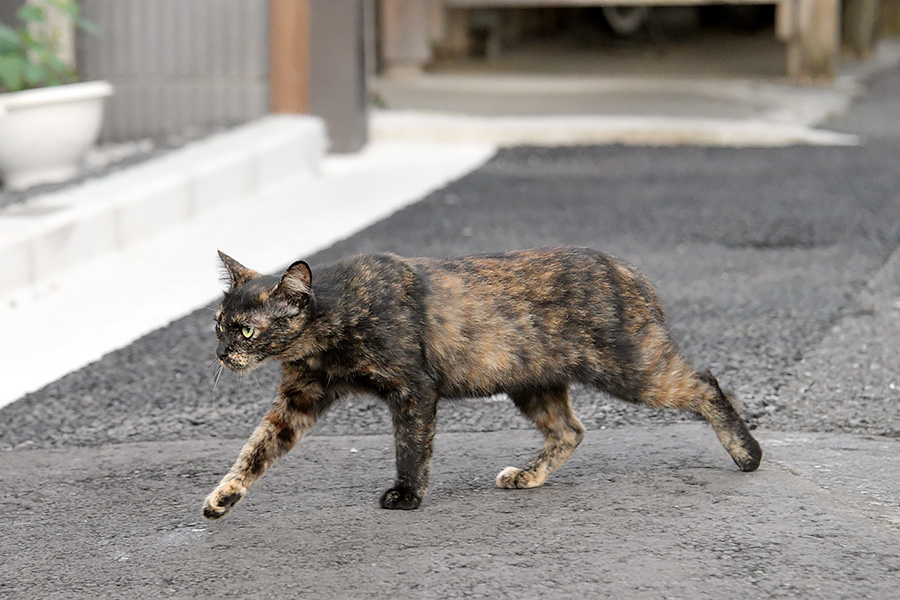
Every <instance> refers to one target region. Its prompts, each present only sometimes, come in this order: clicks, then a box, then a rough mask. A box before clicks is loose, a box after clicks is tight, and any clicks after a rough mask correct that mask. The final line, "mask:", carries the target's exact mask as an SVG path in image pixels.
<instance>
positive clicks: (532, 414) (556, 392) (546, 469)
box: [497, 387, 584, 489]
mask: <svg viewBox="0 0 900 600" xmlns="http://www.w3.org/2000/svg"><path fill="white" fill-rule="evenodd" d="M510 398H512V401H513V402H514V403H515V405H516V406H517V407H518V409H519V410H520V411H522V413H524V414H525V416H527V417H528V418H530V419H531V420H532V421H534V424H535V425H537V427H538V429H539V430H540V431H541V433H542V434H544V445H543V446H542V447H541V449H540V450H538V452H537V453H536V454H535V455H534V456H533V457H532V458H531V460H530V461H529V462H528V464H527V465H526V467H525V468H524V469H519V468H517V467H507V468H505V469H503V470H502V471H501V472H500V473H499V474H498V475H497V485H498V486H500V487H502V488H507V489H515V488H533V487H538V486H539V485H542V484H543V483H544V482H545V481H547V478H548V477H549V476H550V475H551V474H552V473H553V472H554V471H556V470H557V469H558V468H560V467H561V466H562V465H563V463H565V462H566V461H567V460H568V459H569V457H570V456H571V455H572V452H574V451H575V448H577V447H578V444H580V443H581V440H582V438H584V426H583V425H582V424H581V421H579V420H578V417H576V416H575V413H573V412H572V406H571V404H570V402H569V392H568V389H567V388H566V387H560V388H555V389H548V390H542V391H540V392H529V393H511V394H510Z"/></svg>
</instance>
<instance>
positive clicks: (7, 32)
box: [0, 0, 96, 92]
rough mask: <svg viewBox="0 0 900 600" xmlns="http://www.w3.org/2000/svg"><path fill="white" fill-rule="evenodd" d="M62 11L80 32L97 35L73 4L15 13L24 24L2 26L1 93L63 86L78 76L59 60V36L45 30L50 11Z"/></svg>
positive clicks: (58, 2) (49, 2) (49, 1)
mask: <svg viewBox="0 0 900 600" xmlns="http://www.w3.org/2000/svg"><path fill="white" fill-rule="evenodd" d="M48 8H52V9H56V10H57V11H59V13H60V14H62V15H64V16H65V18H66V19H68V20H69V21H70V22H71V23H73V24H74V25H75V26H76V27H77V28H79V29H81V30H83V31H86V32H88V33H90V34H96V27H95V25H94V24H93V23H92V22H91V21H88V20H87V19H85V18H84V17H83V16H82V14H81V6H80V5H79V4H78V3H77V2H75V1H74V0H44V6H41V5H38V4H25V5H23V6H22V7H21V8H20V9H19V11H18V12H17V13H16V14H17V15H18V17H19V19H20V20H21V21H22V23H23V24H24V26H23V27H21V28H20V29H13V28H12V27H8V26H6V25H3V24H0V92H17V91H20V90H25V89H29V88H36V87H47V86H52V85H62V84H64V83H71V82H73V81H77V79H78V74H77V73H76V72H75V69H73V68H72V67H71V66H69V65H68V64H66V63H65V61H64V60H63V59H62V58H60V42H59V39H58V34H57V33H56V32H54V31H52V30H51V29H50V28H49V27H46V26H45V24H46V23H47V9H48Z"/></svg>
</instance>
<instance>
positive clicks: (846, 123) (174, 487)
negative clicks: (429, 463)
mask: <svg viewBox="0 0 900 600" xmlns="http://www.w3.org/2000/svg"><path fill="white" fill-rule="evenodd" d="M871 85H872V87H871V91H870V93H868V94H866V95H864V96H863V97H862V98H861V99H860V100H859V101H858V102H857V104H855V105H854V107H853V108H851V110H850V112H849V113H847V114H845V115H840V116H837V117H836V118H835V119H834V120H833V121H832V122H831V123H828V124H826V127H827V128H832V129H834V130H836V131H843V132H847V133H856V134H860V135H862V136H864V141H863V144H862V145H861V146H859V147H828V148H821V147H808V146H796V147H788V148H777V149H764V148H753V149H729V148H704V147H672V148H648V147H625V146H605V147H568V148H566V147H563V148H535V147H519V148H510V149H504V150H501V151H499V152H498V154H497V155H496V156H495V157H494V158H493V159H492V160H490V161H489V162H488V163H487V164H486V165H485V166H483V167H481V168H479V169H477V170H475V171H474V172H472V173H471V174H469V175H467V176H465V177H463V178H461V179H459V180H457V181H454V182H452V183H450V184H449V185H447V186H446V187H443V188H442V189H439V190H437V191H435V192H433V193H431V194H429V195H427V196H426V197H425V198H423V199H422V200H421V201H419V202H417V203H415V204H412V205H410V206H408V207H406V208H403V209H401V210H400V211H399V212H397V213H395V214H394V215H392V216H390V217H389V218H386V219H384V220H382V221H379V222H378V223H376V224H374V225H372V226H370V227H368V228H366V229H364V230H363V231H361V232H359V233H357V234H355V235H352V236H351V237H349V238H347V239H345V240H343V241H340V242H338V243H336V244H334V245H332V246H330V247H328V248H327V249H325V250H323V251H321V252H318V253H316V254H315V255H313V256H308V257H306V258H307V260H308V261H309V262H310V264H312V266H313V273H314V275H313V280H314V281H315V268H316V266H317V265H322V264H326V263H328V262H330V261H333V260H336V259H338V258H340V257H342V256H347V255H350V254H353V253H357V252H370V251H378V252H382V251H389V252H396V253H399V254H404V255H433V256H441V255H450V254H460V253H468V252H478V251H499V250H506V249H512V248H524V247H531V246H539V245H549V244H573V245H589V246H592V247H596V248H599V249H602V250H606V251H608V252H611V253H613V254H616V255H619V256H622V257H624V258H626V259H627V260H629V261H630V262H632V263H634V264H635V265H637V266H638V267H639V268H640V269H641V270H642V271H644V272H645V273H646V274H647V275H649V277H650V278H651V280H652V281H654V283H655V284H656V286H657V288H658V291H659V293H660V296H661V297H662V299H663V303H664V305H665V307H666V309H667V311H668V314H669V320H670V323H671V325H672V328H673V330H674V332H675V334H676V337H677V338H678V339H679V341H680V342H681V344H682V346H683V348H684V350H685V352H686V354H687V355H688V356H689V357H690V358H691V360H693V361H694V362H695V363H696V364H697V365H698V366H702V367H709V368H710V369H712V371H713V372H714V373H715V374H716V375H717V376H718V378H719V380H720V382H721V383H722V385H723V386H724V387H726V388H729V389H731V390H733V391H734V392H735V393H736V394H737V395H738V397H739V398H740V399H741V401H742V409H741V412H742V413H743V414H744V415H745V417H746V418H747V420H748V421H749V422H750V423H751V424H752V426H753V427H755V428H756V434H757V435H758V436H759V438H760V441H761V443H762V445H763V448H764V451H765V456H764V459H763V466H762V467H761V468H760V470H759V471H758V472H755V473H750V474H745V473H741V472H739V471H737V470H736V469H735V467H734V465H733V464H732V463H731V460H730V459H729V458H728V456H727V455H726V454H725V452H724V451H723V450H722V448H721V447H720V446H719V444H718V442H717V441H716V439H715V436H714V435H713V433H712V431H711V430H710V429H709V428H708V427H707V426H706V425H705V424H703V423H700V422H697V421H695V420H694V419H692V418H690V417H689V416H687V415H683V414H680V413H675V412H661V411H655V410H651V409H648V408H642V407H635V406H631V405H626V404H624V403H622V402H619V401H617V400H613V399H610V398H609V397H606V396H604V395H601V394H599V393H597V392H595V391H593V390H586V389H577V390H575V391H574V394H573V397H574V404H575V410H576V412H577V413H578V414H579V416H580V417H581V418H582V420H583V421H584V423H585V425H586V426H587V427H588V430H589V431H588V433H587V436H586V439H585V442H584V444H583V445H582V446H581V447H580V448H579V449H578V451H577V452H576V454H575V455H574V456H573V458H572V460H571V461H570V463H569V464H567V465H566V466H565V467H564V468H563V469H562V470H560V471H559V472H558V473H557V474H556V475H554V476H553V477H552V478H551V480H550V481H549V482H548V484H547V485H546V486H545V487H544V488H541V489H538V490H530V491H506V490H499V489H497V488H496V487H495V486H494V483H493V478H494V475H495V474H496V472H497V471H499V470H500V469H501V468H503V467H505V466H506V465H508V464H517V463H519V462H522V461H523V460H524V459H525V457H526V456H527V455H528V454H529V452H530V451H531V449H533V448H534V447H536V446H537V444H538V439H537V434H536V433H534V432H532V431H530V430H529V426H528V423H527V422H526V421H525V420H524V419H523V418H522V417H520V416H519V415H517V414H516V412H515V410H514V409H513V408H512V407H511V404H510V403H508V402H506V401H503V400H492V401H488V402H484V401H461V402H455V403H447V404H444V405H442V406H440V408H439V412H438V431H439V434H438V438H437V447H436V451H435V457H434V470H435V472H434V475H433V480H432V485H431V491H430V492H429V496H428V497H427V498H426V500H425V503H424V504H423V506H422V508H421V510H419V511H416V512H411V513H407V512H404V513H396V512H388V511H383V510H381V509H379V508H378V507H377V498H378V494H379V493H380V492H381V491H382V489H383V488H385V487H386V486H387V485H388V484H389V483H390V482H391V480H392V475H393V458H392V457H393V450H392V448H391V437H390V435H389V433H390V423H389V417H388V414H387V411H386V410H385V409H384V408H383V407H382V406H381V405H380V404H378V403H377V402H376V401H374V400H371V399H368V398H352V399H350V400H348V401H347V402H346V403H344V404H343V405H341V406H338V407H335V408H334V409H333V410H332V411H331V412H330V413H329V414H328V415H327V416H326V417H325V418H324V419H323V421H322V422H321V423H320V424H319V425H318V426H317V427H316V429H315V430H314V435H312V436H310V437H309V438H307V439H306V440H304V441H303V442H301V443H300V444H299V445H298V446H297V448H295V449H294V451H293V452H292V453H291V454H290V455H289V456H288V457H287V458H285V459H284V460H283V461H282V462H281V463H279V464H278V465H276V466H275V467H273V469H272V470H271V471H270V472H269V474H268V475H266V477H265V478H264V479H263V480H261V481H260V483H259V484H258V485H257V486H256V487H255V488H254V489H253V490H252V491H251V492H250V494H249V495H248V496H247V498H245V499H244V500H243V501H242V502H241V504H239V505H238V506H237V507H236V508H235V509H234V511H233V512H232V513H231V514H229V515H228V516H227V517H226V518H224V519H223V520H222V521H220V522H215V523H207V522H205V521H202V519H201V518H200V510H199V507H200V503H201V501H202V499H203V497H204V496H205V494H206V493H207V492H208V491H209V490H210V489H212V487H213V486H214V485H215V483H216V482H217V481H218V479H219V478H220V476H221V474H223V473H224V471H225V470H226V469H227V468H228V466H229V465H230V463H231V461H232V460H233V458H234V455H235V454H236V452H237V450H238V449H239V448H240V446H241V444H242V443H243V440H244V439H245V438H246V437H247V436H248V435H249V433H250V431H251V430H252V429H253V427H254V426H255V424H256V422H257V421H258V420H259V418H260V416H261V415H262V414H264V412H265V410H266V407H267V404H268V402H269V400H270V398H271V397H272V394H273V390H274V383H275V377H276V371H275V369H274V368H267V369H264V370H262V371H260V372H259V373H258V374H256V375H255V376H253V377H246V378H243V379H240V378H238V377H237V376H229V375H224V376H223V377H222V379H221V380H220V381H219V383H218V386H217V388H216V389H215V391H214V390H213V385H212V375H213V371H214V369H213V368H211V367H210V364H211V362H212V359H213V350H214V346H215V343H214V339H215V336H214V332H213V327H212V319H211V313H210V312H209V311H208V310H205V309H201V310H198V311H196V312H193V313H191V314H188V315H186V316H184V317H182V318H180V319H178V320H176V321H175V322H173V323H172V324H171V325H169V326H166V327H163V328H161V329H158V330H156V331H154V332H152V333H150V334H149V335H147V336H145V337H143V338H142V339H140V340H138V341H137V342H135V343H133V344H131V345H129V346H128V347H126V348H124V349H121V350H118V351H116V352H113V353H111V354H108V355H107V356H105V357H104V358H103V359H101V360H99V361H98V362H96V363H93V364H91V365H89V366H87V367H85V368H83V369H81V370H78V371H76V372H74V373H72V374H70V375H68V376H66V377H63V378H62V379H60V380H58V381H55V382H53V383H51V384H50V385H48V386H46V387H45V388H43V389H41V390H39V391H37V392H35V393H32V394H29V395H27V396H25V397H24V398H22V399H20V400H18V401H16V402H14V403H12V404H10V405H9V406H6V407H5V408H3V409H0V448H2V452H0V511H2V519H0V537H2V538H3V539H4V555H5V558H4V559H3V561H2V562H0V597H10V598H29V597H32V598H63V597H65V598H94V597H119V598H138V597H153V596H160V597H183V598H189V597H223V596H225V597H227V596H243V597H247V596H250V597H273V598H300V597H304V598H306V597H308V598H344V597H347V598H394V597H398V596H402V597H409V598H464V597H474V598H479V597H515V598H570V597H609V598H713V597H751V598H793V597H797V598H813V597H814V598H891V597H896V593H897V592H896V590H897V588H898V584H900V460H898V456H900V453H898V450H900V448H898V446H897V443H898V442H897V440H898V437H900V411H898V410H897V402H898V399H900V362H898V359H897V356H898V352H897V350H898V346H900V342H898V340H900V335H898V334H900V325H898V316H900V253H898V252H897V250H898V248H900V168H898V160H897V156H898V153H900V130H897V128H896V123H897V115H898V114H900V70H893V71H890V72H887V73H883V74H881V75H879V76H878V78H877V79H876V80H874V81H872V82H871ZM254 226H265V225H264V224H256V223H254ZM303 227H314V224H305V223H304V224H301V225H299V226H298V232H297V235H298V236H302V235H303ZM214 250H215V249H210V251H211V252H213V251H214ZM236 258H238V259H239V260H240V259H241V257H240V256H237V257H236ZM295 258H297V257H295V256H287V255H286V256H284V264H288V263H290V262H291V261H292V260H294V259H295ZM248 266H251V267H252V266H254V265H252V264H250V265H248ZM213 302H214V299H213V298H210V303H211V304H212V303H213ZM73 317H74V318H77V316H73ZM90 325H91V324H89V323H87V324H85V326H86V329H87V331H86V333H88V334H89V328H90Z"/></svg>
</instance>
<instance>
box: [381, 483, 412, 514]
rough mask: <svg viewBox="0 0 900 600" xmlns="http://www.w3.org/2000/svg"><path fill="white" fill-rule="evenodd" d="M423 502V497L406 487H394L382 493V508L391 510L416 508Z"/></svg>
mask: <svg viewBox="0 0 900 600" xmlns="http://www.w3.org/2000/svg"><path fill="white" fill-rule="evenodd" d="M421 503H422V497H421V496H419V495H418V494H416V493H415V492H413V491H412V490H411V489H409V488H405V487H394V488H391V489H389V490H387V491H386V492H385V493H383V494H382V495H381V508H388V509H390V510H415V509H417V508H419V505H420V504H421Z"/></svg>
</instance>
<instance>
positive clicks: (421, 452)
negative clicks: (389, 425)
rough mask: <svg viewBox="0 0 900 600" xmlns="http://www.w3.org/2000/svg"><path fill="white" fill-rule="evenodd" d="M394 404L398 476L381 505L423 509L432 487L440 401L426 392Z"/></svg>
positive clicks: (392, 415)
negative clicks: (435, 429)
mask: <svg viewBox="0 0 900 600" xmlns="http://www.w3.org/2000/svg"><path fill="white" fill-rule="evenodd" d="M390 407H391V417H392V419H393V421H394V442H395V451H396V455H397V479H396V481H395V482H394V487H392V488H390V489H388V490H386V491H385V492H384V493H383V494H382V495H381V507H382V508H388V509H402V510H412V509H416V508H419V505H420V504H421V503H422V499H423V498H424V497H425V491H426V489H427V488H428V477H429V474H430V472H431V449H432V447H433V444H434V422H435V416H436V412H435V411H436V409H437V401H436V398H435V397H433V396H431V395H428V394H423V395H420V396H415V397H407V398H404V399H402V400H398V401H395V402H392V403H391V404H390Z"/></svg>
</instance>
